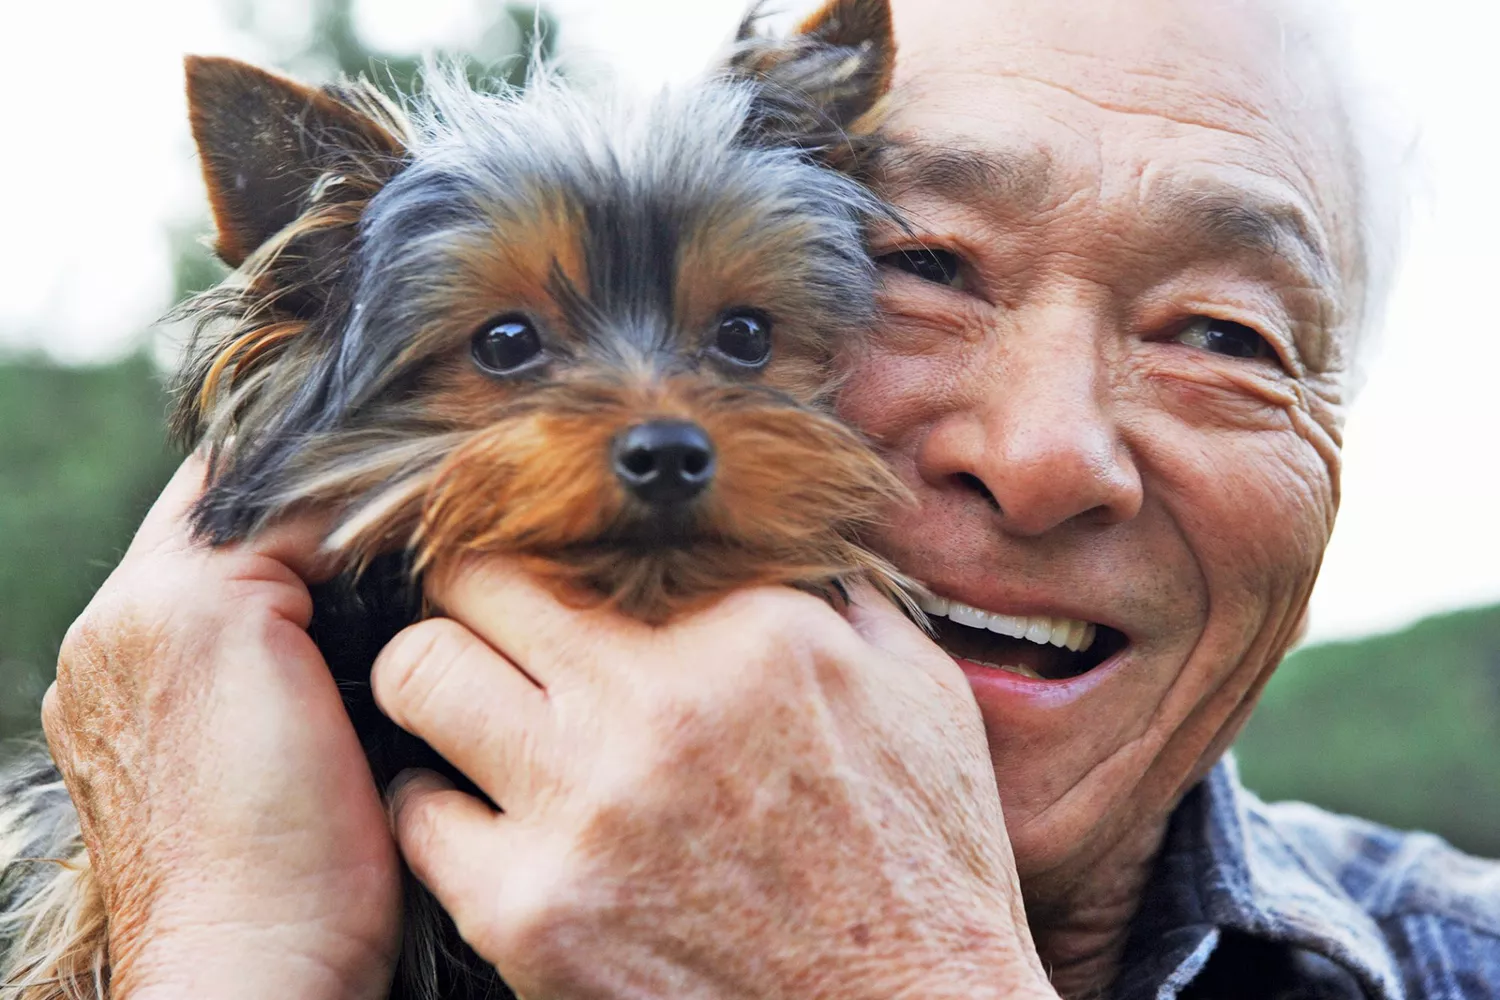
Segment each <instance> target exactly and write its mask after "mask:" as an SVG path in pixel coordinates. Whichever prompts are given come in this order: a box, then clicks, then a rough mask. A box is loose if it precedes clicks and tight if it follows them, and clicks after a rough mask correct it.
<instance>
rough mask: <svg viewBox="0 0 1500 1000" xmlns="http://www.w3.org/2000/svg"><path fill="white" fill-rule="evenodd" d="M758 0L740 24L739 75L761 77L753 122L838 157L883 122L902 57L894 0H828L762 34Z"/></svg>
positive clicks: (735, 71) (735, 61)
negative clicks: (792, 23)
mask: <svg viewBox="0 0 1500 1000" xmlns="http://www.w3.org/2000/svg"><path fill="white" fill-rule="evenodd" d="M759 21H760V15H759V7H758V5H757V8H756V9H753V10H752V11H751V12H750V14H749V15H748V16H747V17H746V18H745V20H744V21H743V22H742V23H741V25H740V30H739V34H738V36H737V38H736V40H735V46H734V49H733V50H732V52H731V55H730V58H729V70H730V73H731V74H732V75H737V76H741V77H747V78H750V79H752V80H755V81H757V82H758V83H759V85H760V86H759V90H758V96H757V100H756V106H755V107H754V108H752V114H751V127H752V129H753V130H754V131H755V132H757V133H758V134H759V135H760V136H762V137H765V138H769V139H771V140H773V141H782V142H790V143H793V144H795V145H798V146H801V147H802V148H804V149H807V150H808V151H810V152H813V153H815V154H817V155H820V156H822V157H824V158H825V159H832V160H835V161H839V160H843V159H845V158H846V157H847V156H849V155H851V154H853V153H855V152H857V150H858V148H859V147H860V145H861V143H862V142H863V141H864V140H867V139H868V138H869V137H870V136H871V135H872V134H873V133H874V132H875V130H876V129H878V128H879V127H880V123H881V119H882V117H883V115H882V112H883V110H884V104H885V98H886V95H887V94H888V93H889V91H890V88H891V75H892V71H893V69H894V68H895V63H896V38H895V31H894V29H893V27H892V25H891V7H890V0H828V2H827V3H826V4H825V6H823V7H822V9H820V10H819V11H817V13H815V14H813V15H812V16H810V17H809V18H808V19H807V20H805V21H804V22H802V24H801V25H800V26H799V27H798V28H797V29H796V30H795V31H794V32H792V33H791V34H790V35H788V36H786V37H782V38H773V37H767V36H764V35H761V34H760V33H759V32H758V30H757V26H758V24H759Z"/></svg>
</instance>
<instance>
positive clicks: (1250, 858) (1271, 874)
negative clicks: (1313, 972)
mask: <svg viewBox="0 0 1500 1000" xmlns="http://www.w3.org/2000/svg"><path fill="white" fill-rule="evenodd" d="M1225 930H1231V931H1238V932H1241V933H1244V934H1249V935H1253V936H1255V937H1259V938H1265V939H1268V940H1273V941H1278V942H1283V943H1286V944H1288V945H1292V946H1294V947H1298V948H1305V949H1307V950H1309V951H1313V952H1316V953H1318V954H1321V955H1324V956H1326V957H1327V958H1329V959H1331V960H1332V961H1334V962H1337V963H1338V964H1339V965H1342V966H1343V967H1344V968H1346V969H1348V970H1349V971H1350V972H1351V973H1353V974H1354V975H1355V976H1356V977H1357V978H1358V979H1359V980H1360V982H1361V983H1362V985H1363V986H1364V989H1365V992H1366V994H1367V995H1368V996H1369V997H1370V998H1371V1000H1403V996H1404V994H1403V991H1402V988H1401V978H1400V976H1399V974H1398V973H1397V970H1396V968H1395V965H1394V963H1393V961H1392V958H1391V955H1390V951H1389V949H1388V947H1387V945H1386V942H1385V939H1384V937H1383V936H1382V935H1381V933H1380V930H1379V928H1378V927H1377V926H1376V925H1375V922H1374V920H1373V919H1372V918H1371V917H1370V916H1369V914H1367V913H1365V912H1364V910H1362V909H1361V908H1360V907H1359V906H1358V905H1357V904H1356V903H1355V902H1354V900H1353V899H1351V898H1350V897H1349V895H1348V894H1347V893H1345V892H1344V891H1343V889H1342V888H1341V887H1340V885H1339V884H1338V881H1337V879H1336V878H1335V877H1334V876H1333V875H1332V874H1331V873H1329V872H1327V871H1326V870H1324V869H1322V868H1320V867H1319V866H1318V865H1317V864H1315V863H1314V861H1313V860H1312V858H1311V857H1310V855H1309V853H1308V852H1307V851H1306V850H1305V849H1302V847H1301V846H1300V845H1299V844H1298V843H1297V842H1296V840H1295V838H1294V837H1292V836H1289V835H1287V834H1285V833H1283V832H1282V831H1280V830H1278V829H1277V827H1276V826H1275V824H1273V823H1272V822H1271V819H1270V817H1269V816H1268V815H1267V812H1266V807H1265V804H1264V803H1262V802H1261V801H1260V800H1259V799H1258V798H1256V797H1255V796H1254V795H1253V794H1251V793H1250V792H1249V791H1247V790H1246V789H1245V787H1244V786H1243V785H1241V784H1240V779H1239V769H1238V767H1237V766H1236V765H1235V763H1234V760H1233V758H1232V757H1227V756H1226V757H1225V759H1224V760H1223V761H1221V762H1220V763H1219V764H1218V765H1217V766H1216V767H1215V768H1214V769H1213V771H1212V772H1211V773H1210V774H1209V776H1208V777H1207V778H1205V779H1204V780H1203V782H1202V783H1201V784H1200V785H1198V787H1197V788H1195V789H1193V791H1192V792H1190V793H1189V794H1188V795H1187V797H1186V798H1184V799H1183V801H1182V803H1181V805H1179V806H1178V808H1177V810H1176V811H1175V812H1174V813H1173V815H1172V821H1171V823H1170V825H1169V827H1168V831H1167V837H1166V841H1165V843H1164V845H1163V849H1162V853H1161V856H1160V857H1159V858H1158V860H1157V867H1156V871H1155V874H1154V875H1153V878H1152V881H1151V884H1150V885H1149V886H1148V888H1147V891H1146V895H1145V897H1144V898H1143V900H1142V905H1141V911H1140V913H1139V915H1138V916H1137V918H1136V920H1135V923H1134V925H1133V926H1132V929H1131V939H1130V943H1129V944H1128V945H1127V949H1126V958H1125V962H1124V964H1123V971H1122V974H1121V976H1120V979H1119V981H1118V982H1117V983H1116V986H1115V990H1114V995H1115V997H1116V998H1117V1000H1148V998H1150V1000H1175V998H1176V997H1177V996H1178V994H1179V993H1180V992H1181V991H1182V989H1183V988H1184V987H1185V986H1186V985H1187V984H1188V983H1189V982H1191V981H1192V979H1193V977H1194V976H1196V975H1197V974H1198V972H1199V971H1200V970H1201V969H1202V968H1203V966H1204V965H1205V964H1206V963H1207V962H1208V959H1209V956H1210V955H1212V953H1213V950H1214V948H1215V946H1216V945H1217V944H1218V941H1219V938H1220V936H1221V935H1222V933H1223V932H1224V931H1225Z"/></svg>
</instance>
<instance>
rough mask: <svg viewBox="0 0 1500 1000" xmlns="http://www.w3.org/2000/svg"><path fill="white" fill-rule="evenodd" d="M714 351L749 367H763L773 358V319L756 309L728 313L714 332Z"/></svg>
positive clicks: (735, 362)
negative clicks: (755, 310)
mask: <svg viewBox="0 0 1500 1000" xmlns="http://www.w3.org/2000/svg"><path fill="white" fill-rule="evenodd" d="M714 351H715V352H716V353H717V354H719V355H720V356H722V357H724V358H725V359H727V360H729V361H731V362H733V363H734V364H737V365H743V366H744V367H746V368H759V367H760V366H761V365H763V364H765V363H766V361H768V360H769V359H770V357H771V320H770V319H769V318H768V317H766V316H765V315H763V314H761V313H758V312H754V311H753V310H748V309H744V310H738V311H736V312H732V313H728V314H726V315H725V316H724V318H723V319H722V320H720V321H719V329H718V330H717V331H716V332H715V333H714Z"/></svg>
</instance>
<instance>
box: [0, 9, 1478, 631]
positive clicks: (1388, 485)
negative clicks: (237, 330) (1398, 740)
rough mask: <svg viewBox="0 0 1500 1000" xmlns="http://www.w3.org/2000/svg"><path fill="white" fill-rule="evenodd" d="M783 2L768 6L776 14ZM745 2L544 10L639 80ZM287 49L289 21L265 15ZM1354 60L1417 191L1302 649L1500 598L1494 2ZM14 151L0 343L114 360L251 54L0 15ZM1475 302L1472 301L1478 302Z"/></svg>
mask: <svg viewBox="0 0 1500 1000" xmlns="http://www.w3.org/2000/svg"><path fill="white" fill-rule="evenodd" d="M800 4H801V0H794V2H791V3H788V4H785V5H784V6H790V7H795V6H798V5H800ZM742 6H743V5H742V3H741V2H740V0H555V2H553V4H552V8H553V10H554V11H556V12H557V13H558V14H559V16H560V18H561V22H562V25H563V28H562V35H561V42H562V45H563V48H564V51H565V52H566V53H569V54H570V55H572V56H574V57H576V58H578V59H581V60H585V61H586V60H604V61H607V62H609V63H611V64H613V65H614V66H615V67H616V70H617V72H619V73H620V75H621V76H622V78H623V79H625V80H626V81H627V82H629V83H631V84H635V85H640V86H650V85H652V84H654V83H656V82H658V81H660V80H663V79H667V78H682V77H685V76H688V75H690V74H691V73H692V72H694V71H695V70H697V69H698V68H700V67H701V66H703V65H704V64H706V62H707V61H708V59H709V57H710V55H711V53H712V52H713V50H714V48H715V46H716V45H718V44H719V43H720V42H722V41H723V40H724V39H725V38H726V37H727V36H728V34H729V32H730V31H731V30H732V28H733V26H734V24H735V22H736V20H737V18H738V16H739V12H740V10H741V8H742ZM258 7H259V9H260V10H261V14H260V18H259V19H260V21H261V23H263V24H282V25H285V26H286V28H285V30H286V31H287V33H288V34H289V35H295V34H296V32H297V30H298V28H297V26H298V25H301V24H303V23H305V20H306V10H307V7H306V4H305V3H302V2H298V0H261V2H260V3H259V4H258ZM1357 8H1358V9H1357V11H1355V13H1354V15H1353V16H1354V25H1355V31H1356V39H1357V41H1358V43H1359V51H1360V53H1361V55H1362V58H1363V59H1364V61H1365V62H1366V63H1367V64H1368V65H1369V66H1370V67H1371V69H1372V71H1373V73H1374V74H1375V76H1376V77H1377V78H1378V79H1379V80H1380V81H1381V84H1382V86H1383V87H1385V89H1386V90H1387V91H1388V92H1389V93H1390V94H1391V95H1393V96H1394V97H1395V98H1396V99H1397V101H1398V102H1399V103H1400V104H1402V105H1403V106H1404V107H1405V108H1406V110H1407V113H1408V114H1409V115H1410V117H1412V118H1413V119H1414V120H1415V121H1416V122H1417V123H1418V124H1419V125H1420V127H1421V130H1422V135H1423V143H1422V145H1423V151H1422V160H1423V169H1422V174H1423V177H1424V182H1423V184H1422V187H1423V189H1424V190H1425V191H1426V195H1425V197H1424V198H1423V199H1422V204H1421V205H1419V208H1418V212H1417V216H1416V219H1415V223H1414V226H1413V233H1412V239H1411V242H1410V254H1409V263H1408V265H1407V269H1406V272H1405V274H1404V275H1403V278H1402V280H1401V283H1400V285H1399V286H1398V288H1397V290H1396V295H1395V299H1394V302H1393V304H1392V309H1391V312H1390V317H1389V322H1388V324H1387V331H1386V334H1385V337H1384V347H1383V350H1382V352H1381V353H1380V355H1379V356H1378V357H1377V358H1376V360H1375V363H1374V365H1373V367H1372V368H1371V374H1370V379H1369V382H1368V385H1367V387H1366V389H1365V391H1364V393H1363V395H1362V396H1361V397H1360V399H1359V400H1358V402H1357V404H1356V406H1355V409H1354V413H1353V416H1352V418H1351V420H1350V423H1349V428H1348V435H1347V449H1346V452H1345V457H1346V466H1345V478H1344V483H1345V500H1344V509H1343V512H1342V513H1341V514H1340V519H1339V527H1338V529H1337V531H1336V532H1335V536H1334V542H1333V546H1332V548H1331V549H1330V551H1329V554H1328V560H1327V563H1326V565H1325V568H1324V572H1323V577H1322V580H1321V581H1320V583H1319V585H1318V591H1317V593H1316V595H1315V597H1314V601H1313V637H1314V638H1330V637H1334V636H1340V635H1349V634H1355V633H1361V632H1368V631H1373V630H1381V629H1386V628H1391V627H1395V626H1399V625H1401V624H1404V623H1405V622H1407V621H1410V620H1412V619H1414V618H1417V617H1419V616H1421V615H1425V614H1428V613H1431V612H1434V611H1438V610H1442V609H1446V608H1454V607H1461V606H1465V605H1471V604H1477V603H1481V602H1488V601H1496V600H1500V447H1497V437H1500V384H1497V382H1496V375H1497V373H1500V335H1497V334H1500V330H1497V319H1496V317H1497V315H1500V311H1497V309H1496V308H1495V307H1493V306H1486V305H1484V303H1483V297H1484V295H1487V294H1488V292H1489V291H1492V290H1495V289H1496V287H1497V286H1500V238H1497V237H1500V197H1497V196H1496V191H1497V185H1496V181H1495V179H1494V178H1495V176H1496V164H1497V163H1500V130H1497V129H1496V128H1495V127H1494V123H1495V120H1496V119H1495V107H1496V105H1497V103H1500V78H1497V75H1496V74H1497V71H1496V58H1495V54H1494V51H1493V40H1494V39H1495V38H1496V37H1500V7H1497V6H1494V5H1490V4H1478V3H1474V2H1473V0H1426V2H1424V3H1421V4H1414V3H1412V2H1411V0H1360V2H1359V3H1358V4H1357ZM359 12H360V27H361V30H362V31H363V32H364V34H365V37H366V39H367V40H368V41H370V42H372V43H374V44H376V45H377V46H379V47H383V48H389V49H400V50H412V49H420V48H423V47H428V46H462V44H463V42H464V40H465V39H466V38H472V37H473V36H474V33H475V30H476V24H477V22H476V20H475V16H474V13H473V6H472V4H471V3H470V2H469V0H420V2H418V0H363V2H362V5H361V6H360V8H359ZM0 39H4V40H5V41H6V42H7V45H6V49H7V53H6V62H7V68H8V70H9V76H8V78H9V80H10V85H9V87H8V91H9V99H8V102H7V103H8V105H9V106H8V108H7V118H8V121H9V126H8V130H9V131H8V134H9V135H10V136H11V137H12V138H11V146H10V152H9V154H8V155H6V156H5V157H4V158H0V347H8V348H10V349H21V350H44V351H46V352H48V353H50V354H52V355H53V356H55V357H58V358H61V359H65V360H69V361H88V360H94V359H101V358H109V357H114V356H118V355H119V354H121V353H122V352H124V351H127V350H129V349H130V348H131V347H132V346H134V345H135V344H136V343H138V341H137V340H136V339H135V338H136V337H137V336H138V335H139V331H141V330H142V329H144V328H145V327H146V326H147V325H148V324H149V322H150V320H151V319H152V318H153V317H154V316H155V315H157V314H158V313H159V312H160V311H161V310H162V309H163V308H164V307H165V306H166V305H167V304H168V303H167V296H168V294H169V291H170V274H169V265H170V261H169V256H168V252H167V246H166V240H165V237H164V235H163V232H162V226H163V223H164V222H166V221H175V222H178V223H180V224H192V223H194V222H195V221H196V220H197V219H198V218H199V216H200V213H201V212H202V208H201V202H202V194H201V191H200V188H199V181H198V178H197V168H196V165H195V163H194V162H193V159H192V155H191V148H190V144H189V142H188V138H187V130H186V126H185V119H184V108H183V104H182V98H181V66H180V60H181V56H182V54H183V53H185V52H209V53H225V54H230V55H237V56H240V57H242V58H249V59H252V60H253V59H261V60H264V59H265V58H266V55H267V54H266V53H265V52H263V51H260V50H259V49H258V48H257V46H256V44H255V43H253V42H251V41H250V40H248V39H246V38H245V37H244V36H243V35H242V34H241V33H240V32H238V31H237V30H236V29H235V28H234V26H233V25H232V24H230V23H229V21H228V20H227V19H226V18H225V16H224V15H223V14H222V13H221V12H220V8H219V5H218V4H217V3H213V2H209V0H137V2H135V3H129V4H125V3H120V2H118V0H57V2H53V3H36V2H16V0H0ZM1476 300H1479V301H1478V304H1477V305H1476V304H1475V302H1476Z"/></svg>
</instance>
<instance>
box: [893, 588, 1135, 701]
mask: <svg viewBox="0 0 1500 1000" xmlns="http://www.w3.org/2000/svg"><path fill="white" fill-rule="evenodd" d="M919 603H920V604H921V605H922V610H923V611H925V612H927V616H928V617H929V618H930V619H931V620H932V626H933V629H934V632H935V634H936V638H937V642H938V645H940V646H942V647H943V649H944V650H946V651H947V653H948V655H949V656H952V657H953V658H954V659H958V660H967V661H968V662H970V663H974V664H977V665H979V666H981V667H988V668H990V669H992V670H1004V671H1006V672H1008V673H1013V674H1019V675H1021V676H1022V677H1031V678H1034V679H1036V680H1045V681H1056V680H1066V679H1067V678H1069V677H1077V676H1078V675H1080V674H1085V673H1088V672H1089V671H1090V670H1092V669H1094V668H1095V667H1097V666H1098V665H1099V664H1101V663H1103V662H1104V661H1105V660H1107V659H1109V658H1110V657H1111V656H1114V655H1115V654H1116V653H1118V652H1119V651H1120V650H1122V649H1124V648H1125V646H1126V645H1127V644H1128V640H1127V639H1126V638H1125V635H1124V634H1123V633H1121V632H1119V631H1117V630H1115V629H1112V628H1109V627H1108V626H1106V625H1099V624H1096V623H1094V622H1086V621H1080V620H1078V619H1073V618H1058V617H1051V616H1047V615H1024V616H1018V615H1006V614H1000V613H998V612H994V611H985V610H983V609H981V608H975V607H971V606H970V605H967V604H963V603H960V602H959V601H954V600H950V599H949V598H946V597H936V596H934V597H928V598H924V599H922V600H921V601H920V602H919Z"/></svg>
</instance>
